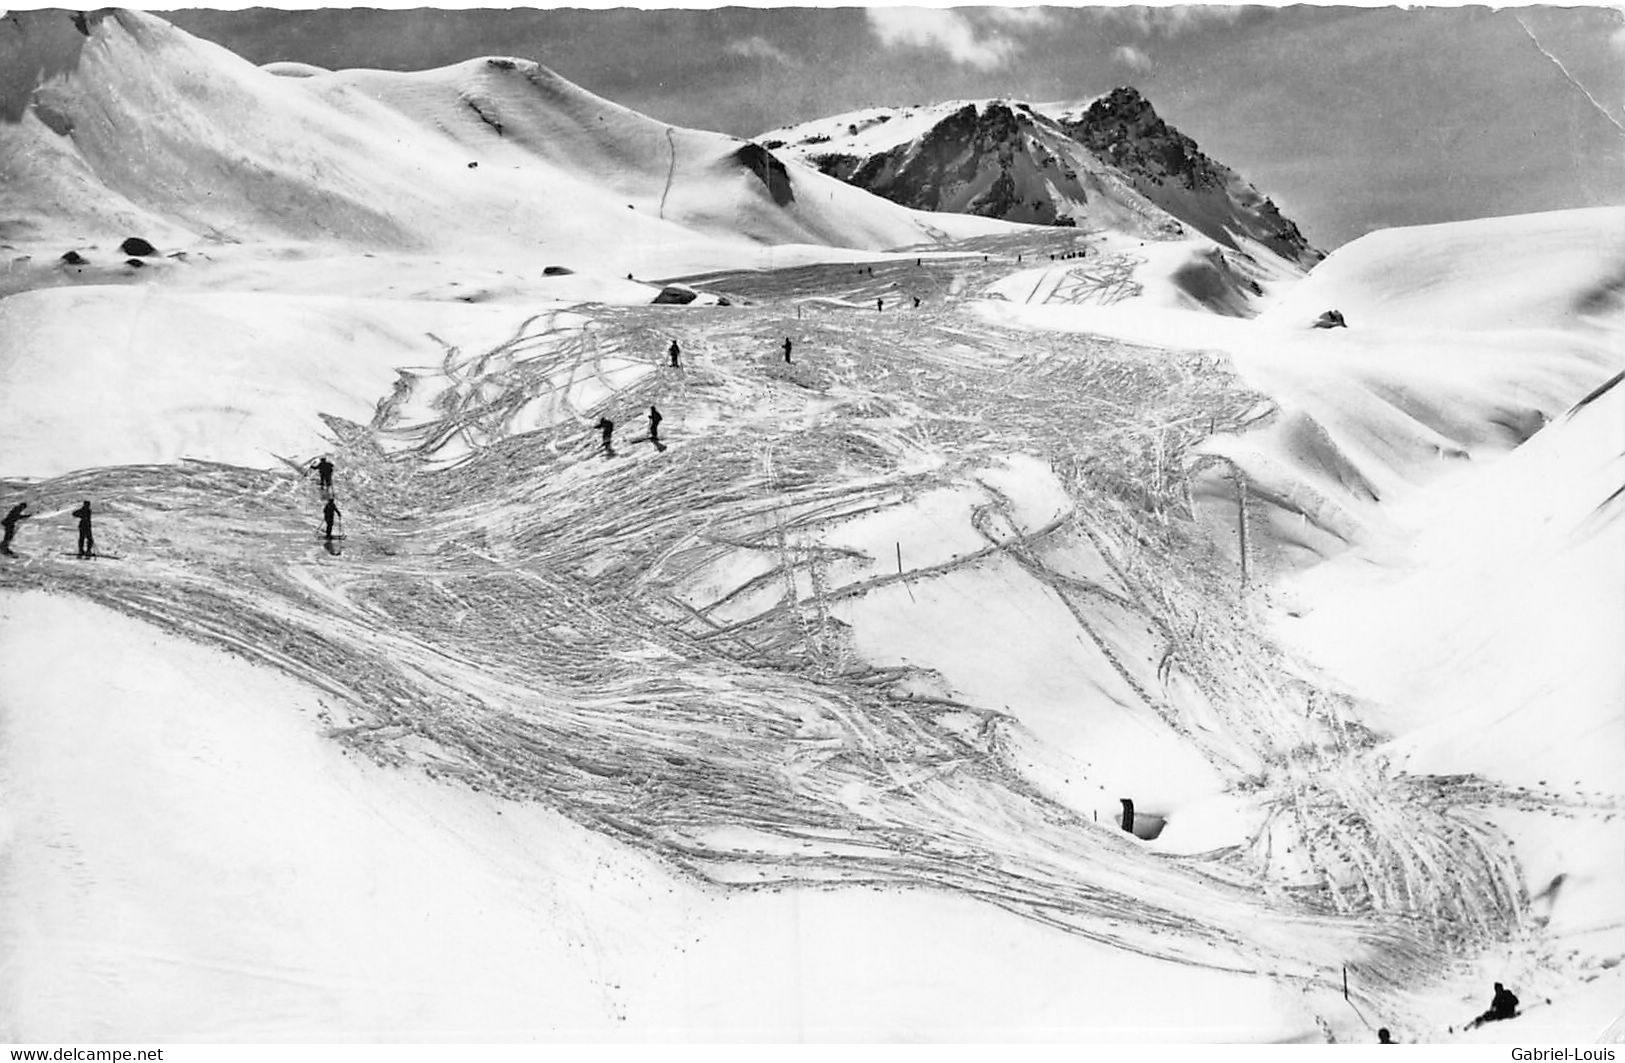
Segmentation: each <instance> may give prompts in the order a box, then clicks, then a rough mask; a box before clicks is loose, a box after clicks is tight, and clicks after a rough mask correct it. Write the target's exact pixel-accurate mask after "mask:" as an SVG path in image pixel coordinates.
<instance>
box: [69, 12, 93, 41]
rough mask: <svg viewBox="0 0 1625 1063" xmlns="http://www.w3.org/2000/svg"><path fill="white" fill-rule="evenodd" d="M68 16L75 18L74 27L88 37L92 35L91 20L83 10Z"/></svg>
mask: <svg viewBox="0 0 1625 1063" xmlns="http://www.w3.org/2000/svg"><path fill="white" fill-rule="evenodd" d="M68 17H69V18H71V19H73V28H74V29H76V30H78V31H79V32H80V33H81V34H83V35H84V36H86V37H88V36H90V22H89V20H87V19H86V18H85V13H84V12H83V11H75V12H73V14H71V15H69V16H68Z"/></svg>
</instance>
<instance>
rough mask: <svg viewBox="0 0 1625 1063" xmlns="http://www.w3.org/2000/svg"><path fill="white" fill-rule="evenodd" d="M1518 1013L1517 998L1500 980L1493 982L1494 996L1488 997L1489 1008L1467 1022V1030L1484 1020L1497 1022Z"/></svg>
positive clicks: (1483, 1022) (1481, 1023)
mask: <svg viewBox="0 0 1625 1063" xmlns="http://www.w3.org/2000/svg"><path fill="white" fill-rule="evenodd" d="M1516 1014H1518V998H1517V996H1516V995H1515V994H1514V993H1513V992H1512V990H1510V989H1508V988H1507V987H1506V986H1504V985H1502V984H1501V983H1500V982H1496V983H1495V996H1493V997H1491V998H1490V1010H1488V1011H1486V1012H1485V1013H1484V1014H1482V1015H1480V1016H1479V1017H1478V1018H1476V1019H1474V1020H1473V1021H1472V1022H1469V1023H1468V1024H1467V1028H1468V1029H1469V1030H1472V1029H1476V1028H1477V1027H1479V1026H1482V1025H1484V1024H1485V1023H1486V1022H1499V1021H1501V1020H1502V1019H1510V1018H1512V1017H1513V1016H1514V1015H1516Z"/></svg>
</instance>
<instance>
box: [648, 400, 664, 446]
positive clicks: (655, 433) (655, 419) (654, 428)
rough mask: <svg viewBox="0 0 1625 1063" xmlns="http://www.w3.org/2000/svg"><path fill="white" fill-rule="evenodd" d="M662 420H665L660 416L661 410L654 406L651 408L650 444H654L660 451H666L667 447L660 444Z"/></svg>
mask: <svg viewBox="0 0 1625 1063" xmlns="http://www.w3.org/2000/svg"><path fill="white" fill-rule="evenodd" d="M662 420H663V418H662V417H661V416H660V410H659V409H658V408H656V407H654V406H650V407H649V442H651V443H653V444H654V445H655V446H656V447H658V448H659V449H661V450H665V449H666V447H665V445H664V444H663V443H661V442H660V422H661V421H662Z"/></svg>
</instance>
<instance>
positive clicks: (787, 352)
mask: <svg viewBox="0 0 1625 1063" xmlns="http://www.w3.org/2000/svg"><path fill="white" fill-rule="evenodd" d="M784 364H785V365H789V364H790V337H789V336H786V337H784Z"/></svg>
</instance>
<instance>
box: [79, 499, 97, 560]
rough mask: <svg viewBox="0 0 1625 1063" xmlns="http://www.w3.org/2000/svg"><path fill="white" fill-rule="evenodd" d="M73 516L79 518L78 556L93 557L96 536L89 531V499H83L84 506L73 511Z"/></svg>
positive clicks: (94, 554)
mask: <svg viewBox="0 0 1625 1063" xmlns="http://www.w3.org/2000/svg"><path fill="white" fill-rule="evenodd" d="M73 515H74V516H76V517H78V518H79V556H80V557H95V556H96V536H95V535H94V534H92V533H91V529H90V499H88V498H87V499H85V501H84V504H83V505H81V506H80V507H79V508H78V509H76V510H74V511H73Z"/></svg>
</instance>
